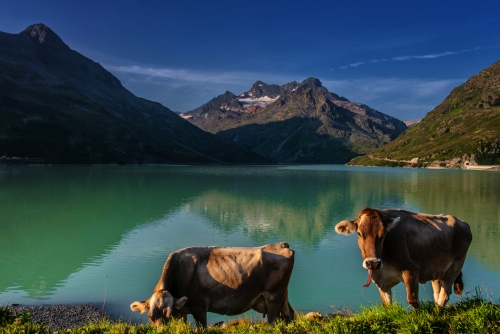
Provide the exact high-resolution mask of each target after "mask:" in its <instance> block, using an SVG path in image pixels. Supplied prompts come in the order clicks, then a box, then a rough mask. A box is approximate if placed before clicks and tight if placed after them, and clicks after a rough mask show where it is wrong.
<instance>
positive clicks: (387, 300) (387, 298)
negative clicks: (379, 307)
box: [382, 292, 392, 304]
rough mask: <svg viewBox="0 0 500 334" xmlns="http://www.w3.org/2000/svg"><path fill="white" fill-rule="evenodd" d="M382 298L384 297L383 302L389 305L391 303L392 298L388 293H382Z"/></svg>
mask: <svg viewBox="0 0 500 334" xmlns="http://www.w3.org/2000/svg"><path fill="white" fill-rule="evenodd" d="M382 294H383V296H384V299H385V302H386V303H387V304H390V303H391V302H392V296H391V294H390V293H387V292H382Z"/></svg>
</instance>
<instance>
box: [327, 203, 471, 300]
mask: <svg viewBox="0 0 500 334" xmlns="http://www.w3.org/2000/svg"><path fill="white" fill-rule="evenodd" d="M335 231H337V233H340V234H345V235H347V234H350V233H353V232H357V233H358V245H359V249H360V250H361V255H362V256H363V267H364V268H365V269H368V270H369V277H368V282H367V283H366V285H365V287H367V286H368V285H369V284H370V279H372V280H373V282H374V283H375V284H376V285H377V287H378V289H379V292H380V297H381V298H382V303H383V304H384V305H388V304H390V303H391V298H392V295H391V288H392V287H393V286H395V285H396V284H398V283H399V282H404V284H405V286H406V293H407V298H408V303H409V304H410V305H412V306H413V308H415V309H417V308H418V283H419V282H420V283H425V282H427V281H432V289H433V290H434V300H435V302H436V303H437V304H438V305H439V306H444V305H445V304H446V302H447V301H448V299H449V295H450V294H451V287H452V286H453V285H454V290H455V293H456V294H458V295H461V294H462V290H463V281H462V271H461V270H462V265H463V264H464V261H465V256H466V255H467V250H468V248H469V245H470V243H471V241H472V234H471V232H470V227H469V225H468V224H467V223H466V222H463V221H461V220H459V219H457V218H455V217H453V216H447V215H439V216H434V215H427V214H421V213H412V212H408V211H404V210H377V209H370V208H365V209H363V210H362V211H361V212H360V213H359V215H358V218H356V219H355V220H353V221H348V220H344V221H341V222H340V223H338V224H337V226H335Z"/></svg>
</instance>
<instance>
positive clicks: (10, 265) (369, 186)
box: [0, 165, 500, 323]
mask: <svg viewBox="0 0 500 334" xmlns="http://www.w3.org/2000/svg"><path fill="white" fill-rule="evenodd" d="M366 206H370V207H376V208H380V209H385V208H401V209H406V210H410V211H415V212H425V213H431V214H440V213H446V214H452V215H454V216H456V217H458V218H460V219H461V220H464V221H466V222H468V223H469V224H470V226H471V229H472V234H473V241H472V245H471V247H470V249H469V253H468V256H467V260H466V262H465V265H464V268H463V273H464V283H465V291H466V292H467V293H468V294H474V293H475V290H476V289H477V288H480V289H481V290H482V293H483V296H485V297H487V298H492V299H494V300H495V301H497V300H498V299H499V298H500V255H499V254H500V173H496V172H482V171H461V170H430V169H391V168H368V167H367V168H365V167H347V166H341V165H304V166H51V167H13V166H9V167H0V215H1V218H0V303H3V304H4V305H5V304H26V305H44V304H80V303H92V304H95V305H97V306H98V307H99V308H103V307H104V309H105V310H106V312H108V313H110V314H111V315H112V316H114V317H122V318H123V319H124V320H127V321H129V320H130V321H132V322H146V321H147V317H146V316H145V315H140V314H137V313H133V312H131V311H130V309H129V305H130V304H131V303H132V302H133V301H136V300H144V299H147V298H148V297H149V296H150V295H151V292H152V290H153V288H154V286H155V284H156V282H157V281H158V279H159V277H160V274H161V270H162V267H163V264H164V262H165V260H166V258H167V257H168V255H169V254H170V253H171V252H173V251H175V250H177V249H180V248H184V247H188V246H213V245H218V246H260V245H264V244H268V243H276V242H279V241H286V242H288V243H289V244H290V248H291V249H293V250H295V252H296V253H295V266H294V270H293V274H292V278H291V281H290V285H289V299H290V303H291V304H292V306H293V307H294V308H295V310H297V311H301V312H308V311H320V312H328V313H332V312H334V311H335V310H336V309H339V308H344V307H347V308H350V309H352V310H353V311H356V310H359V308H360V307H361V306H370V305H373V304H379V303H380V298H379V294H378V290H377V289H376V287H375V285H373V284H372V285H371V286H370V287H369V288H363V284H365V282H366V279H367V271H366V270H365V269H363V268H362V266H361V261H362V258H361V254H360V251H359V248H358V246H357V241H356V237H355V236H347V237H346V236H342V235H338V234H336V233H335V231H334V226H335V224H337V223H338V222H339V221H341V220H344V219H354V218H355V217H356V216H357V214H358V213H359V211H360V210H361V209H363V208H364V207H366ZM394 295H395V298H396V300H398V301H399V302H401V303H402V304H404V305H406V296H405V290H404V286H403V285H402V284H399V285H398V286H397V287H396V288H395V289H394ZM420 298H421V299H427V300H432V288H431V286H430V284H425V285H420ZM456 300H459V297H458V296H456V295H452V296H451V301H456ZM247 316H249V317H257V315H256V314H255V313H252V314H249V315H247ZM226 319H228V317H227V316H221V315H216V314H209V323H213V322H216V321H220V320H226Z"/></svg>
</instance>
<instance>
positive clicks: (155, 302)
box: [149, 290, 174, 310]
mask: <svg viewBox="0 0 500 334" xmlns="http://www.w3.org/2000/svg"><path fill="white" fill-rule="evenodd" d="M173 304H174V297H172V295H171V294H170V293H169V292H168V291H166V290H158V291H156V292H155V293H154V294H153V296H151V299H150V300H149V308H150V309H154V308H157V309H160V310H162V309H164V308H166V307H172V305H173Z"/></svg>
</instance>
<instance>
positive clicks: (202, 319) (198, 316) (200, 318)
mask: <svg viewBox="0 0 500 334" xmlns="http://www.w3.org/2000/svg"><path fill="white" fill-rule="evenodd" d="M191 314H192V315H193V318H194V321H196V326H198V327H199V326H201V327H207V311H205V310H200V309H192V310H191Z"/></svg>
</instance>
